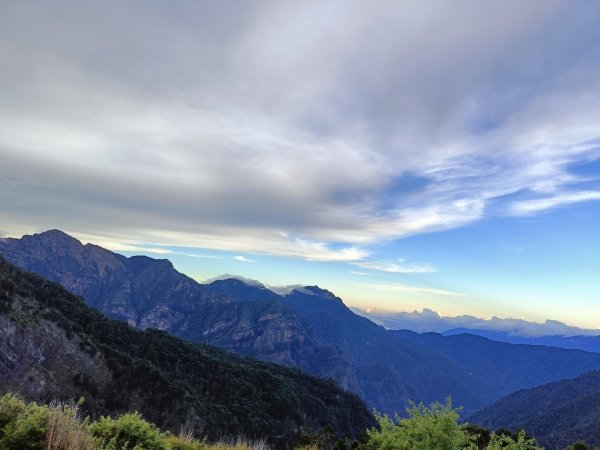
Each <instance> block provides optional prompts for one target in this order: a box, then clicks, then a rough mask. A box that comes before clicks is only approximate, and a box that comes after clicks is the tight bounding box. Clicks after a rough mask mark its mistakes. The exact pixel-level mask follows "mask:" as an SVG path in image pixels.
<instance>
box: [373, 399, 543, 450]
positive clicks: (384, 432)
mask: <svg viewBox="0 0 600 450" xmlns="http://www.w3.org/2000/svg"><path fill="white" fill-rule="evenodd" d="M406 412H407V413H408V417H407V418H401V417H399V416H396V417H395V419H391V418H390V417H389V416H387V415H380V414H376V418H377V421H378V423H379V427H380V429H375V428H374V429H371V430H369V431H368V432H367V436H368V441H367V444H366V446H367V448H368V449H371V450H478V449H482V448H485V450H543V449H542V448H541V447H538V446H537V444H536V442H535V440H534V439H532V438H530V437H529V436H527V434H526V433H525V432H524V431H520V432H518V433H517V434H516V436H511V435H509V434H495V433H490V432H489V431H487V430H484V429H481V428H480V427H477V426H473V425H462V426H461V425H459V423H458V420H459V418H460V409H454V408H453V407H452V404H451V402H450V399H448V401H447V402H446V404H441V403H433V404H432V405H431V406H430V407H426V406H425V405H423V404H422V403H421V404H418V405H416V404H414V403H413V404H411V406H410V407H409V408H407V410H406ZM480 432H481V433H483V434H485V436H482V435H481V433H480ZM481 438H484V439H483V440H484V441H485V442H486V444H485V447H482V446H481V445H480V443H481ZM478 444H479V445H478Z"/></svg>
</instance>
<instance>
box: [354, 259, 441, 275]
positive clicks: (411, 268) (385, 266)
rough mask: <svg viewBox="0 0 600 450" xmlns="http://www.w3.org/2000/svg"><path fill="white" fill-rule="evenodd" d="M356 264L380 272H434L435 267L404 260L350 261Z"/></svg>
mask: <svg viewBox="0 0 600 450" xmlns="http://www.w3.org/2000/svg"><path fill="white" fill-rule="evenodd" d="M352 264H354V265H356V266H359V267H363V268H365V269H371V270H378V271H381V272H389V273H430V272H436V269H435V268H434V267H433V266H432V265H431V264H409V263H405V262H404V260H399V261H398V262H390V261H383V262H366V261H365V262H355V263H352Z"/></svg>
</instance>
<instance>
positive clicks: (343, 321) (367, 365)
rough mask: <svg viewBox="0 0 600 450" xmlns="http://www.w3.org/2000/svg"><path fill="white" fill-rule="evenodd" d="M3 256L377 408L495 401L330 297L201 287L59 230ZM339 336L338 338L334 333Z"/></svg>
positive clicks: (124, 314)
mask: <svg viewBox="0 0 600 450" xmlns="http://www.w3.org/2000/svg"><path fill="white" fill-rule="evenodd" d="M0 253H2V254H4V256H5V257H6V258H7V259H8V260H9V261H11V262H13V263H15V264H17V265H18V266H20V267H23V268H25V269H26V270H31V271H33V272H36V273H38V274H39V275H41V276H44V277H47V278H48V279H50V280H52V281H55V282H58V283H60V284H62V285H63V286H64V287H66V288H67V289H68V290H69V291H71V292H73V293H74V294H77V295H80V296H82V297H83V298H84V299H85V300H86V302H87V303H88V304H89V305H90V306H92V307H94V308H97V309H99V310H100V311H102V312H104V313H105V314H106V315H107V316H109V317H111V318H114V319H118V320H122V321H126V322H127V323H129V324H131V325H133V326H136V327H138V328H141V329H147V328H156V329H160V330H164V331H168V332H169V333H171V334H173V335H175V336H178V337H180V338H183V339H187V340H191V341H194V342H201V343H206V344H211V345H217V346H220V347H223V348H226V349H228V350H231V351H234V352H236V353H239V354H243V355H252V356H256V357H259V358H261V359H264V360H267V361H272V362H276V363H280V364H285V365H289V366H294V367H298V368H301V369H304V370H306V371H307V372H309V373H312V374H314V375H318V376H322V377H330V378H333V379H334V380H336V381H338V382H339V383H340V384H341V385H342V386H343V387H345V388H348V389H350V390H352V391H353V392H356V393H358V394H359V395H361V396H362V397H363V398H364V399H365V400H367V402H368V403H370V404H371V405H372V406H375V407H377V408H378V409H380V410H384V411H402V410H403V408H404V406H405V405H406V404H407V402H408V400H416V401H423V402H432V401H435V400H443V399H444V398H445V397H447V396H448V395H452V396H453V398H455V400H456V402H460V404H463V405H464V406H465V408H466V409H467V410H470V411H474V410H476V409H479V408H481V407H483V406H485V405H486V404H489V403H491V401H493V400H494V399H495V398H497V397H494V396H493V395H491V394H490V393H489V392H484V391H483V389H478V386H477V383H476V382H473V381H467V380H466V379H465V378H466V377H465V376H464V373H463V371H462V370H461V369H460V368H459V367H458V366H456V365H455V364H453V363H452V362H450V361H448V360H447V359H446V358H444V357H442V356H440V355H438V354H436V353H435V352H431V351H429V350H427V349H421V350H420V351H419V350H415V349H414V348H413V347H414V345H413V344H411V343H407V342H403V341H402V340H399V339H397V338H395V337H394V336H392V335H389V334H388V333H387V332H386V331H385V330H384V329H383V328H382V327H379V326H377V325H375V324H374V323H372V322H370V321H368V320H366V319H364V318H361V317H359V316H357V315H355V314H354V313H352V312H351V311H350V310H349V309H347V308H346V307H345V306H344V305H343V303H342V302H341V300H339V299H335V300H332V297H333V296H332V295H331V294H329V293H325V291H317V290H313V291H312V292H311V289H312V288H303V289H296V290H294V291H292V292H291V293H290V294H289V295H285V296H280V295H278V294H275V293H274V292H272V291H270V290H268V289H265V288H264V287H263V286H260V285H256V284H247V283H243V282H241V281H240V280H235V279H232V280H224V281H222V280H220V281H215V282H213V283H211V284H199V283H197V282H195V281H194V280H192V279H191V278H188V277H187V276H185V275H183V274H181V273H179V272H177V271H176V270H175V269H174V268H173V266H172V265H171V263H170V262H169V261H167V260H154V259H152V258H148V257H144V256H133V257H131V258H126V257H124V256H122V255H118V254H115V253H112V252H110V251H108V250H105V249H103V248H101V247H98V246H95V245H91V244H86V245H82V244H81V243H80V242H79V241H78V240H76V239H74V238H72V237H71V236H69V235H67V234H65V233H63V232H61V231H58V230H52V231H48V232H45V233H40V234H36V235H33V236H24V237H23V238H22V239H2V240H0ZM315 289H316V288H315ZM307 292H310V295H309V294H307ZM324 293H325V294H324ZM333 298H334V297H333ZM332 302H334V304H335V305H337V306H336V308H337V309H335V308H334V309H333V310H332V309H331V308H330V306H329V305H330V304H332ZM303 303H306V305H305V306H306V307H305V308H304V307H303ZM320 308H322V309H323V314H322V315H321V314H320V313H319V312H318V311H319V309H320ZM338 310H339V311H338ZM309 312H310V313H309ZM332 312H336V314H337V312H342V314H341V315H339V316H336V317H334V316H335V314H332ZM319 316H321V318H324V317H328V319H327V320H318V318H319ZM334 319H335V321H334ZM334 322H335V324H336V327H337V328H334V327H333V325H332V324H333V323H334ZM357 323H358V324H360V327H359V328H358V329H360V334H357V333H356V331H354V327H355V325H356V324H357ZM334 329H335V330H337V332H339V333H340V334H339V336H336V333H337V332H336V333H331V332H328V331H327V330H329V331H331V330H334ZM358 329H357V330H358ZM342 331H343V332H342ZM350 338H351V339H350ZM369 343H370V344H369ZM366 345H369V347H368V348H370V349H371V350H370V351H369V352H365V351H364V349H365V348H366V347H365V346H366Z"/></svg>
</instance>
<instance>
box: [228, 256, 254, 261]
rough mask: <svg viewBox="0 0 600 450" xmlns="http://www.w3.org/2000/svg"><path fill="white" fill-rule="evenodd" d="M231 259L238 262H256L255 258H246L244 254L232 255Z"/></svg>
mask: <svg viewBox="0 0 600 450" xmlns="http://www.w3.org/2000/svg"><path fill="white" fill-rule="evenodd" d="M233 259H235V260H236V261H239V262H246V263H255V262H256V260H254V259H250V258H246V257H245V256H242V255H238V256H234V257H233Z"/></svg>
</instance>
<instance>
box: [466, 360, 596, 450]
mask: <svg viewBox="0 0 600 450" xmlns="http://www.w3.org/2000/svg"><path fill="white" fill-rule="evenodd" d="M468 421H469V422H472V423H477V424H480V425H482V426H485V427H489V428H493V429H498V428H509V429H513V430H514V429H516V428H521V427H522V428H524V429H526V430H527V432H528V433H530V434H532V435H533V436H535V438H536V439H537V441H538V442H539V443H540V444H541V445H543V446H545V447H546V448H548V449H552V448H565V446H566V445H569V444H570V443H572V442H575V441H577V440H583V441H586V442H587V443H588V444H590V445H593V446H594V447H596V446H600V371H594V372H589V373H586V374H583V375H580V376H578V377H576V378H573V379H568V380H561V381H556V382H553V383H548V384H544V385H542V386H537V387H534V388H531V389H523V390H520V391H518V392H515V393H513V394H510V395H508V396H506V397H504V398H502V399H500V400H498V401H497V402H496V403H494V404H493V405H491V406H488V407H487V408H485V409H483V410H482V411H479V412H478V413H476V414H474V415H472V416H471V417H469V418H468Z"/></svg>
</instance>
